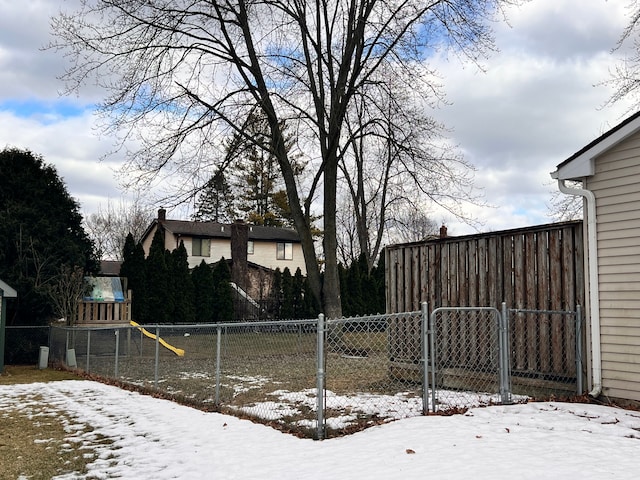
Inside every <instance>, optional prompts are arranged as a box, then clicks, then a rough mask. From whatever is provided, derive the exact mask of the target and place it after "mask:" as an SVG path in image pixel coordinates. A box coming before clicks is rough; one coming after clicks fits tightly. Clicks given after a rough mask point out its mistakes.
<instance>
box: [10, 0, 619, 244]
mask: <svg viewBox="0 0 640 480" xmlns="http://www.w3.org/2000/svg"><path fill="white" fill-rule="evenodd" d="M70 3H71V4H72V3H75V2H73V1H71V0H70V1H69V2H67V1H64V0H30V1H29V2H15V1H13V0H0V148H3V147H6V146H12V147H19V148H25V149H29V150H31V151H33V152H35V153H38V154H41V155H43V156H44V158H45V160H46V161H47V162H48V163H52V164H54V165H55V166H56V168H57V170H58V173H59V174H60V175H61V176H62V177H63V178H64V180H65V182H66V184H67V187H68V189H69V192H70V193H71V195H72V196H74V197H75V198H77V199H78V201H79V202H80V204H81V208H82V211H83V212H84V213H85V214H88V213H92V212H95V211H96V210H97V209H98V208H99V207H100V206H101V205H102V206H106V202H107V200H108V199H111V201H119V199H120V197H121V196H122V195H123V191H122V190H121V188H120V186H119V183H118V180H117V178H116V176H115V172H116V171H117V169H118V166H119V165H120V164H121V162H122V160H123V154H114V155H111V156H107V157H106V159H104V160H102V161H101V160H100V159H101V158H102V157H104V154H105V153H107V152H109V151H110V150H111V149H112V146H113V145H112V141H111V140H110V139H109V138H100V137H99V136H98V134H97V132H96V130H95V128H94V125H95V119H94V117H93V115H92V104H94V103H95V102H97V101H98V100H99V94H100V92H97V91H95V90H91V89H89V90H87V91H86V92H83V93H82V94H81V95H78V96H67V97H63V96H60V94H59V93H60V91H61V90H62V89H63V87H64V85H63V84H62V83H61V82H60V81H59V80H57V77H58V76H59V75H60V74H61V73H62V72H63V69H64V66H65V58H64V57H63V56H62V54H61V53H58V52H55V51H52V50H43V49H42V48H41V47H42V46H44V45H46V44H47V43H48V42H49V41H50V40H51V38H50V37H49V35H50V33H49V32H50V29H49V18H50V17H51V16H52V15H54V14H55V13H57V12H58V10H59V9H60V8H63V7H65V6H68V5H69V4H70ZM627 4H628V2H627V1H626V0H608V1H606V0H588V1H585V0H562V1H558V0H532V1H531V2H530V3H528V4H526V5H524V6H522V7H520V8H517V9H510V10H509V11H508V17H509V25H505V24H496V31H495V33H496V40H497V47H498V48H499V51H498V52H496V53H494V54H493V55H491V57H490V58H489V59H488V60H487V61H485V62H484V64H483V65H484V67H485V68H484V71H481V70H480V69H479V68H477V67H476V66H473V65H463V64H462V63H460V61H458V60H457V59H456V58H454V57H451V58H449V59H446V60H445V59H441V60H439V61H438V63H437V64H436V68H437V69H438V71H439V72H440V74H441V76H442V77H443V84H444V86H445V92H446V95H447V99H448V101H449V103H450V105H447V106H443V107H442V108H440V109H439V110H438V111H436V112H435V113H434V116H436V117H437V118H438V119H439V120H441V121H442V122H444V123H445V124H446V126H447V127H448V128H449V129H450V130H451V131H450V139H451V141H452V142H453V143H454V144H456V145H458V147H459V148H460V150H461V151H462V152H463V154H464V156H465V158H466V160H468V161H469V162H471V163H472V164H474V165H475V167H476V168H477V172H476V185H477V186H478V187H479V188H481V189H482V192H483V194H484V201H485V202H486V203H488V204H490V205H492V207H482V208H478V207H474V208H470V211H469V213H471V214H473V215H474V216H475V217H476V218H477V219H478V220H480V221H482V222H484V225H483V226H482V228H481V230H484V231H488V230H501V229H505V228H515V227H521V226H526V225H536V224H540V223H547V222H549V221H551V220H550V218H549V216H548V212H549V208H548V205H549V202H550V198H551V192H552V191H553V190H554V188H555V186H554V184H553V183H552V182H551V179H550V176H549V172H551V171H553V170H555V166H556V165H557V164H558V163H560V162H562V161H563V160H564V159H566V158H567V157H568V156H570V155H571V154H572V153H574V152H575V151H577V150H579V149H580V148H581V147H583V146H584V145H586V144H587V143H589V142H590V141H591V140H593V139H594V138H596V137H597V136H599V135H600V134H602V133H604V132H605V131H607V130H608V129H609V128H611V127H613V126H615V125H616V124H617V123H619V122H620V121H621V120H622V119H623V118H624V116H625V114H626V113H628V107H629V106H628V105H626V104H624V105H623V104H618V105H615V106H613V107H603V105H604V103H605V101H606V100H607V98H608V96H609V94H610V91H609V90H608V89H607V88H606V87H602V86H600V87H597V86H595V85H597V84H598V83H600V82H602V81H603V80H606V79H607V78H608V71H609V69H611V68H612V67H613V66H614V65H615V64H616V62H617V61H619V59H620V58H621V57H622V55H623V54H624V52H621V51H617V52H614V53H612V52H611V51H612V49H613V48H614V47H615V46H616V42H617V40H618V38H619V36H620V34H621V32H622V30H623V28H624V26H625V24H626V13H627V10H626V6H627ZM128 195H131V194H128ZM434 217H436V218H435V220H436V221H437V222H441V221H444V222H446V223H447V224H448V226H449V233H450V234H454V235H456V234H463V233H470V232H471V231H472V230H471V227H469V226H466V225H464V224H459V223H457V222H455V221H454V220H451V219H449V218H447V217H446V216H444V215H443V214H440V213H434Z"/></svg>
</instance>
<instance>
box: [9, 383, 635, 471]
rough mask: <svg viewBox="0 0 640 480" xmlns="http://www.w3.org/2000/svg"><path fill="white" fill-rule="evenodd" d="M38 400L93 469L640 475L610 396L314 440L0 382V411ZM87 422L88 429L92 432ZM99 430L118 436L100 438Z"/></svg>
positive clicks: (91, 392) (86, 392)
mask: <svg viewBox="0 0 640 480" xmlns="http://www.w3.org/2000/svg"><path fill="white" fill-rule="evenodd" d="M43 399H44V400H43ZM43 401H44V402H46V405H47V407H46V412H45V413H47V414H50V415H60V418H65V419H66V420H64V421H65V422H66V430H67V432H68V442H69V444H71V445H75V448H80V447H83V446H84V447H90V448H93V449H94V451H96V452H97V453H98V458H97V459H96V460H95V461H94V462H93V463H91V464H90V465H89V473H88V476H90V477H91V478H105V479H106V478H124V479H136V480H144V479H149V480H151V479H153V480H162V479H225V480H229V479H253V478H256V479H267V480H269V479H278V480H285V479H296V480H297V479H409V480H410V479H424V478H438V479H485V478H487V479H488V478H491V479H501V478H508V479H528V478H535V479H544V478H551V477H553V478H557V479H564V478H571V479H573V478H580V479H581V480H582V479H592V478H593V479H595V478H598V479H603V478H616V479H635V478H640V412H634V411H627V410H622V409H617V408H612V407H605V406H597V405H585V404H575V403H561V402H544V403H528V404H518V405H511V406H494V407H487V408H476V409H472V410H469V411H468V412H467V413H466V414H464V415H454V416H450V417H442V416H429V417H414V418H407V419H403V420H399V421H396V422H391V423H389V424H385V425H381V426H377V427H372V428H370V429H367V430H365V431H362V432H360V433H356V434H354V435H350V436H346V437H341V438H334V439H329V440H325V441H322V442H318V441H313V440H304V439H299V438H296V437H293V436H291V435H287V434H284V433H281V432H278V431H276V430H274V429H272V428H270V427H267V426H264V425H257V424H254V423H251V422H250V421H247V420H240V419H238V418H235V417H230V416H226V415H221V414H217V413H204V412H201V411H199V410H195V409H192V408H189V407H184V406H181V405H177V404H175V403H173V402H170V401H167V400H159V399H155V398H152V397H149V396H144V395H140V394H138V393H134V392H129V391H125V390H121V389H119V388H116V387H113V386H109V385H103V384H100V383H95V382H89V381H74V380H70V381H62V382H51V383H35V384H25V385H11V386H0V421H1V415H2V413H3V412H4V413H5V414H6V413H7V412H10V411H13V410H15V409H20V410H22V411H23V412H24V413H27V414H29V413H30V412H36V411H37V410H39V407H38V406H40V405H42V404H43ZM85 425H91V426H92V427H93V430H92V431H90V432H87V431H86V429H85V428H84V426H85ZM104 437H107V438H109V439H111V440H112V441H113V443H111V444H105V442H104ZM0 460H1V459H0ZM57 478H58V479H77V478H83V477H81V476H78V475H66V476H61V477H57Z"/></svg>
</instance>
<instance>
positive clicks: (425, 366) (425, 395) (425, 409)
mask: <svg viewBox="0 0 640 480" xmlns="http://www.w3.org/2000/svg"><path fill="white" fill-rule="evenodd" d="M421 307H422V314H421V327H420V328H421V332H420V333H421V341H422V414H423V415H427V414H428V413H429V344H428V341H429V339H428V337H427V331H428V322H429V305H428V304H427V302H422V304H421Z"/></svg>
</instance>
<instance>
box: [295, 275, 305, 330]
mask: <svg viewBox="0 0 640 480" xmlns="http://www.w3.org/2000/svg"><path fill="white" fill-rule="evenodd" d="M305 316H306V312H305V305H304V277H303V276H302V271H301V270H300V267H298V268H297V269H296V273H295V275H294V276H293V318H305Z"/></svg>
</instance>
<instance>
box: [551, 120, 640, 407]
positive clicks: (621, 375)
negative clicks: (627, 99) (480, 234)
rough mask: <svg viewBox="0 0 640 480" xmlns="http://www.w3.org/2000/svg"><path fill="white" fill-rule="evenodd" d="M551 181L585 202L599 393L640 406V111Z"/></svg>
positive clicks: (593, 374)
mask: <svg viewBox="0 0 640 480" xmlns="http://www.w3.org/2000/svg"><path fill="white" fill-rule="evenodd" d="M551 176H552V177H553V178H555V179H557V180H558V182H559V187H560V190H561V191H563V192H565V193H567V194H571V195H579V196H582V197H583V198H584V203H585V209H584V210H585V218H584V222H585V227H586V230H585V231H586V232H587V233H586V235H585V242H586V245H585V251H588V252H589V255H586V257H587V262H586V263H587V268H588V279H589V282H588V284H587V298H589V299H590V301H589V305H588V320H589V322H590V325H589V326H590V328H589V340H588V341H589V344H590V345H589V346H590V349H589V353H590V358H589V361H590V364H591V368H590V371H589V375H588V380H589V382H590V388H591V389H592V392H591V393H592V394H593V395H598V394H600V393H602V394H604V395H606V396H608V397H612V398H617V399H624V400H631V401H636V402H637V401H640V112H639V113H637V114H635V115H633V116H632V117H630V118H628V119H627V120H625V121H623V122H622V123H620V124H619V125H617V126H616V127H614V128H613V129H611V130H610V131H608V132H607V133H605V134H604V135H602V136H601V137H599V138H597V139H596V140H594V141H593V142H591V143H590V144H589V145H587V146H585V147H584V148H582V149H581V150H580V151H578V152H577V153H575V154H574V155H572V156H571V157H569V158H568V159H567V160H565V161H564V162H562V163H561V164H559V165H558V166H557V170H556V171H555V172H553V173H552V174H551ZM567 180H573V181H579V182H581V187H578V188H576V187H571V186H569V185H568V184H566V183H565V182H566V181H567Z"/></svg>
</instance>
